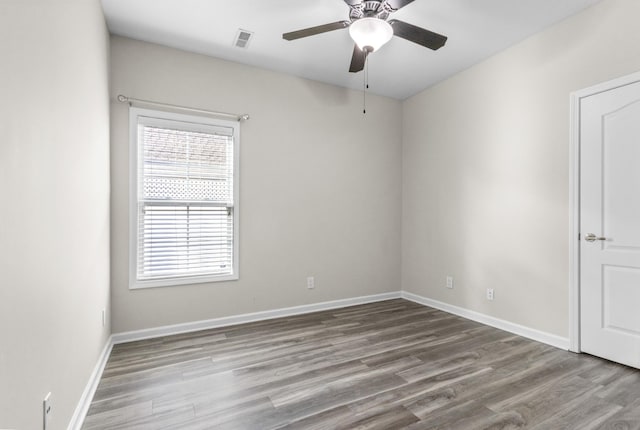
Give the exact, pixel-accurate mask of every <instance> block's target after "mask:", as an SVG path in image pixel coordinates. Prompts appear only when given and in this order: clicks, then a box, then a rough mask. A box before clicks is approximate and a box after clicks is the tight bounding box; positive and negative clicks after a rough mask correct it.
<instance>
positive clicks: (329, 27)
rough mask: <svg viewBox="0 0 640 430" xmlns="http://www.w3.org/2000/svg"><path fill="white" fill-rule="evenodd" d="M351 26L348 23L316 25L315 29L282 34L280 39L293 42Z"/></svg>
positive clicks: (310, 28) (338, 22)
mask: <svg viewBox="0 0 640 430" xmlns="http://www.w3.org/2000/svg"><path fill="white" fill-rule="evenodd" d="M349 24H351V23H350V22H349V21H337V22H332V23H330V24H324V25H318V26H316V27H309V28H305V29H303V30H297V31H291V32H289V33H284V34H283V35H282V38H283V39H285V40H295V39H301V38H303V37H308V36H313V35H316V34H320V33H326V32H328V31H333V30H340V29H342V28H347V27H349Z"/></svg>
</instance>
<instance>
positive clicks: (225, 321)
mask: <svg viewBox="0 0 640 430" xmlns="http://www.w3.org/2000/svg"><path fill="white" fill-rule="evenodd" d="M400 297H401V293H400V291H394V292H392V293H383V294H376V295H373V296H363V297H353V298H350V299H342V300H333V301H330V302H321V303H313V304H309V305H302V306H293V307H290V308H281V309H274V310H269V311H261V312H253V313H249V314H242V315H233V316H229V317H222V318H214V319H210V320H203V321H194V322H188V323H183V324H175V325H167V326H161V327H154V328H149V329H143V330H135V331H128V332H123V333H116V334H114V335H113V343H114V344H118V343H126V342H133V341H136V340H143V339H152V338H155V337H161V336H170V335H173V334H180V333H189V332H193V331H199V330H207V329H212V328H218V327H226V326H230V325H235V324H245V323H249V322H256V321H264V320H270V319H274V318H281V317H288V316H293V315H302V314H307V313H310V312H318V311H326V310H330V309H338V308H345V307H347V306H355V305H363V304H366V303H374V302H381V301H383V300H391V299H399V298H400Z"/></svg>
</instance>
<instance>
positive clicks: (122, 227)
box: [111, 37, 401, 332]
mask: <svg viewBox="0 0 640 430" xmlns="http://www.w3.org/2000/svg"><path fill="white" fill-rule="evenodd" d="M111 48H112V51H111V53H112V57H111V61H112V67H111V73H112V76H111V77H112V91H111V98H112V104H111V113H112V128H111V133H112V149H111V156H112V171H111V173H112V189H113V197H112V254H111V257H112V293H111V294H112V304H113V330H114V332H122V331H129V330H136V329H143V328H150V327H157V326H162V325H168V324H176V323H183V322H190V321H198V320H204V319H210V318H217V317H223V316H228V315H237V314H243V313H249V312H255V311H261V310H269V309H277V308H283V307H288V306H296V305H303V304H308V303H316V302H322V301H328V300H336V299H343V298H350V297H357V296H364V295H370V294H377V293H384V292H389V291H397V290H398V289H399V279H400V205H401V196H400V189H401V185H400V183H401V173H400V166H401V103H400V102H399V101H396V100H392V99H387V98H382V97H375V96H370V97H368V98H367V114H366V115H364V116H363V114H362V93H359V92H354V91H351V90H346V89H342V88H337V87H334V86H330V85H325V84H320V83H317V82H312V81H308V80H303V79H300V78H295V77H291V76H287V75H283V74H279V73H275V72H269V71H265V70H261V69H257V68H252V67H247V66H243V65H240V64H236V63H231V62H227V61H222V60H218V59H215V58H210V57H206V56H202V55H196V54H192V53H187V52H183V51H179V50H175V49H170V48H166V47H161V46H158V45H153V44H149V43H144V42H139V41H134V40H131V39H126V38H121V37H113V38H112V40H111ZM117 94H124V95H127V96H130V97H136V98H139V99H146V100H154V101H160V102H165V103H171V104H177V105H182V106H191V107H199V108H205V109H212V110H219V111H224V112H236V113H248V114H250V115H251V120H249V121H248V122H245V123H243V124H242V126H241V154H240V205H241V206H240V211H241V212H240V280H239V281H233V282H221V283H210V284H201V285H187V286H179V287H166V288H153V289H145V290H129V288H128V275H127V274H128V267H129V263H128V257H129V255H128V245H127V243H128V242H127V241H128V211H129V205H128V192H129V173H128V166H129V160H128V116H127V115H128V107H127V106H126V105H124V104H119V103H117V102H115V101H114V100H115V97H116V96H117ZM308 275H313V276H315V278H316V289H315V290H307V289H306V277H307V276H308Z"/></svg>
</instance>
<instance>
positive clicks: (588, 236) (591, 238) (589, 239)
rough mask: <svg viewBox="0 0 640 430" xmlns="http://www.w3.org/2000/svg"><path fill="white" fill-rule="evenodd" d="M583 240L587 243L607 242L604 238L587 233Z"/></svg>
mask: <svg viewBox="0 0 640 430" xmlns="http://www.w3.org/2000/svg"><path fill="white" fill-rule="evenodd" d="M584 240H586V241H587V242H595V241H596V240H607V238H606V237H598V236H596V235H595V234H593V233H587V234H586V235H585V236H584Z"/></svg>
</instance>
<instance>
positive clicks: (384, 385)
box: [83, 299, 640, 430]
mask: <svg viewBox="0 0 640 430" xmlns="http://www.w3.org/2000/svg"><path fill="white" fill-rule="evenodd" d="M403 428H406V429H413V430H417V429H460V430H467V429H468V430H489V429H492V430H493V429H495V430H497V429H504V430H506V429H535V430H556V429H580V430H589V429H612V430H613V429H617V430H624V429H629V430H640V372H639V371H637V370H635V369H631V368H628V367H625V366H622V365H618V364H615V363H610V362H608V361H605V360H600V359H597V358H595V357H591V356H588V355H577V354H572V353H569V352H566V351H561V350H559V349H556V348H553V347H550V346H548V345H544V344H540V343H537V342H534V341H531V340H528V339H525V338H522V337H519V336H515V335H513V334H511V333H507V332H504V331H501V330H497V329H495V328H491V327H487V326H484V325H482V324H478V323H476V322H473V321H469V320H465V319H463V318H459V317H456V316H454V315H451V314H447V313H445V312H441V311H439V310H436V309H432V308H429V307H425V306H421V305H418V304H415V303H412V302H408V301H405V300H402V299H397V300H389V301H384V302H378V303H372V304H367V305H360V306H353V307H349V308H344V309H335V310H329V311H322V312H316V313H311V314H306V315H298V316H292V317H286V318H279V319H273V320H268V321H261V322H254V323H249V324H242V325H236V326H229V327H221V328H216V329H210V330H203V331H200V332H191V333H184V334H180V335H175V336H165V337H161V338H157V339H149V340H143V341H139V342H131V343H128V344H122V345H116V346H115V347H114V348H113V351H112V354H111V357H110V358H109V361H108V363H107V365H106V367H105V371H104V373H103V375H102V379H101V381H100V384H99V386H98V389H97V391H96V393H95V396H94V399H93V402H92V404H91V407H90V409H89V412H88V414H87V417H86V420H85V423H84V426H83V429H85V430H103V429H109V430H116V429H119V430H125V429H126V430H133V429H136V430H146V429H150V430H156V429H158V430H159V429H179V430H208V429H224V430H226V429H230V430H231V429H242V430H252V429H256V430H275V429H288V430H291V429H310V430H329V429H330V430H340V429H367V430H374V429H375V430H378V429H380V430H383V429H384V430H393V429H403Z"/></svg>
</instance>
